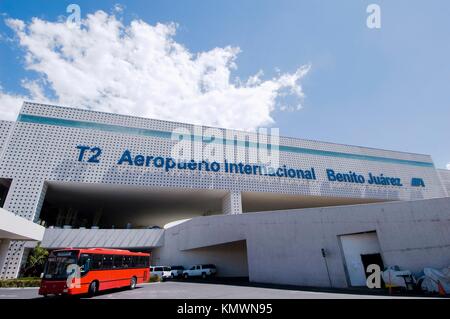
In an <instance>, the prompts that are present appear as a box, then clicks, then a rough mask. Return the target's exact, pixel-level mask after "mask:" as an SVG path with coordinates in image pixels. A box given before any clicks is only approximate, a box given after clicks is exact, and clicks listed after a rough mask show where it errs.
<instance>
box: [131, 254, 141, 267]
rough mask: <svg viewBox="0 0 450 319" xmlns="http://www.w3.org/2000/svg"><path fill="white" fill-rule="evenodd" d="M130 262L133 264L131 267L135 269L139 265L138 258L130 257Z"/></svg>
mask: <svg viewBox="0 0 450 319" xmlns="http://www.w3.org/2000/svg"><path fill="white" fill-rule="evenodd" d="M132 262H133V267H137V266H138V264H139V258H138V256H133V257H132Z"/></svg>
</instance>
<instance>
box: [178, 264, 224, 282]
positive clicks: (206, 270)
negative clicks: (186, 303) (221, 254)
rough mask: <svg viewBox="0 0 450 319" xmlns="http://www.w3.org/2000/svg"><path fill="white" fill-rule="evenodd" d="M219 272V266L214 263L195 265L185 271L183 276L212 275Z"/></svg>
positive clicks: (204, 276) (203, 276) (186, 277)
mask: <svg viewBox="0 0 450 319" xmlns="http://www.w3.org/2000/svg"><path fill="white" fill-rule="evenodd" d="M216 273H217V268H216V266H215V265H212V264H203V265H194V266H192V267H190V268H189V269H186V270H184V271H183V278H184V279H188V278H189V277H202V278H206V277H211V276H214V275H215V274H216Z"/></svg>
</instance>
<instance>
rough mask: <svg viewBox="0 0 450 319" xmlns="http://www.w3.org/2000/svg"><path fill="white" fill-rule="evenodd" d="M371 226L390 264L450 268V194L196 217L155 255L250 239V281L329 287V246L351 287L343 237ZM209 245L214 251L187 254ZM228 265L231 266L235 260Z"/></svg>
mask: <svg viewBox="0 0 450 319" xmlns="http://www.w3.org/2000/svg"><path fill="white" fill-rule="evenodd" d="M371 231H376V232H377V237H378V241H379V245H380V250H381V254H382V257H383V261H384V265H385V266H391V265H398V266H400V267H402V268H405V269H409V270H411V271H413V272H415V271H420V270H422V269H423V268H424V267H435V268H442V267H448V266H449V265H450V198H441V199H429V200H420V201H411V202H390V203H376V204H367V205H353V206H339V207H327V208H311V209H301V210H289V211H274V212H261V213H248V214H241V215H227V216H225V215H222V216H209V217H199V218H193V219H191V220H189V221H187V222H185V223H182V224H180V225H178V226H174V227H172V228H170V229H168V230H166V231H165V234H164V236H165V239H164V246H163V247H161V248H160V249H158V255H159V256H160V258H161V259H160V260H161V262H162V263H165V260H167V261H171V260H174V259H176V261H177V263H181V264H186V263H196V261H195V260H202V262H203V260H208V257H209V256H210V253H211V251H214V247H211V246H214V245H218V244H224V243H227V242H231V241H236V240H245V241H246V243H247V256H248V272H249V278H250V280H251V281H254V282H266V283H277V284H292V285H302V286H323V287H328V286H329V285H330V283H329V279H328V275H327V269H326V266H325V263H324V259H323V257H322V254H321V248H325V249H326V251H327V252H328V254H327V262H328V266H329V269H330V275H331V280H332V285H333V287H347V286H348V285H349V283H348V281H347V276H346V273H345V267H344V260H345V259H344V256H343V255H342V250H341V246H340V240H339V236H341V235H348V234H356V233H362V232H371ZM207 246H210V248H211V251H209V252H207V251H205V252H204V253H201V254H199V255H196V256H194V255H190V254H189V253H188V252H189V250H191V249H195V248H201V247H207ZM224 262H228V264H227V267H229V269H233V267H234V266H233V265H232V263H233V261H232V260H225V259H224ZM221 263H222V261H221V260H218V262H217V265H218V266H220V265H221ZM236 269H238V264H236ZM274 270H276V271H274ZM229 275H233V274H231V273H230V274H229Z"/></svg>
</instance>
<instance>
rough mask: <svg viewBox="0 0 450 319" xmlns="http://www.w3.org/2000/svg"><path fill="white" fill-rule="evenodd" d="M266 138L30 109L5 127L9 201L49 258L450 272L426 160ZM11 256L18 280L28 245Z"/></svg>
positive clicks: (239, 269)
mask: <svg viewBox="0 0 450 319" xmlns="http://www.w3.org/2000/svg"><path fill="white" fill-rule="evenodd" d="M266 133H267V134H262V133H252V132H241V131H233V130H226V129H220V128H211V127H200V126H195V125H190V124H185V123H175V122H167V121H161V120H154V119H146V118H139V117H131V116H125V115H117V114H109V113H102V112H96V111H90V110H83V109H75V108H67V107H60V106H54V105H43V104H35V103H28V102H25V103H24V105H23V107H22V109H21V112H20V114H19V116H18V118H17V120H16V121H15V122H9V121H0V150H1V153H0V163H1V164H0V185H1V195H2V197H1V205H2V207H3V209H4V210H6V211H9V212H11V213H14V214H16V215H18V216H20V217H23V218H26V219H28V220H30V221H33V222H35V223H37V224H40V225H42V226H44V227H45V228H46V229H45V233H44V238H43V240H42V244H41V245H42V246H43V247H45V248H48V249H56V248H64V247H83V248H85V247H108V248H124V249H131V250H141V251H149V252H151V253H152V263H153V264H164V265H175V264H181V265H190V264H195V263H215V264H216V265H217V267H218V275H223V276H232V277H248V278H249V279H250V280H251V281H255V282H270V283H284V284H298V285H311V286H335V287H347V286H358V285H361V284H362V283H363V279H364V276H365V272H364V267H365V264H366V263H368V262H370V261H371V260H372V261H373V260H379V261H380V262H382V263H383V264H384V265H393V264H396V265H399V266H401V267H406V268H409V269H412V270H417V269H420V268H421V267H422V268H423V267H426V266H427V267H430V266H431V267H444V266H448V265H450V231H449V230H450V198H449V197H448V196H449V192H450V171H447V170H439V169H436V168H435V166H434V163H433V161H432V158H431V157H430V156H429V155H423V154H414V153H404V152H396V151H388V150H382V149H373V148H366V147H359V146H350V145H342V144H333V143H325V142H318V141H310V140H302V139H296V138H288V137H279V136H277V135H276V134H270V132H269V131H268V132H266ZM2 247H3V248H2V249H3V252H2V254H3V256H4V257H3V260H4V261H3V264H2V265H0V277H1V278H14V277H17V276H18V275H19V272H20V269H21V265H23V263H24V262H25V261H26V258H27V254H28V252H29V251H30V249H31V248H30V247H31V245H29V243H27V242H25V241H20V240H11V241H8V245H3V246H2ZM274 269H277V271H276V272H275V271H273V270H274ZM278 269H279V271H278Z"/></svg>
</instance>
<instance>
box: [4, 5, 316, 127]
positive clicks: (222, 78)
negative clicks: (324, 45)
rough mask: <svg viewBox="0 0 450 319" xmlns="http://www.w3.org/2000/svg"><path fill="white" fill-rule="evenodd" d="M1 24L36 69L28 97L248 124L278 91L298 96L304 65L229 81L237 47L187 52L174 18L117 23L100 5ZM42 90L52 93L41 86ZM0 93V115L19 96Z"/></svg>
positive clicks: (268, 115)
mask: <svg viewBox="0 0 450 319" xmlns="http://www.w3.org/2000/svg"><path fill="white" fill-rule="evenodd" d="M7 24H8V25H9V26H10V27H11V28H12V29H13V30H14V31H15V34H16V35H17V38H18V42H19V44H20V46H21V47H22V48H23V49H24V50H25V52H26V53H25V65H26V68H27V69H28V70H31V71H35V72H37V73H38V74H39V76H40V78H39V80H38V81H29V80H24V81H23V84H22V85H23V86H24V87H25V88H26V89H27V90H28V92H29V96H28V97H27V98H28V99H30V98H31V99H34V100H39V101H51V102H54V103H59V104H63V105H69V106H76V107H82V108H88V109H94V110H100V111H106V112H113V113H120V114H130V115H138V116H144V117H150V118H158V119H165V120H174V121H182V122H190V123H196V124H202V125H213V126H221V127H229V128H237V129H244V130H251V129H254V128H256V127H258V126H264V125H268V124H270V123H273V119H272V112H273V111H274V110H275V108H276V107H277V100H278V98H279V97H280V96H283V97H284V96H286V95H289V96H290V97H294V100H295V104H294V105H295V106H294V108H295V107H297V105H301V104H300V102H301V100H302V99H303V98H304V94H303V90H302V87H301V85H300V80H301V79H302V78H303V77H304V76H305V75H306V74H307V72H308V71H309V66H302V67H300V68H299V69H298V70H296V71H295V72H293V73H285V74H279V75H277V76H276V77H274V78H272V79H268V80H263V79H262V76H263V73H262V71H260V72H258V73H257V74H255V75H254V76H251V77H249V78H248V79H246V80H242V81H241V80H240V79H238V80H236V81H232V80H231V76H230V75H231V72H232V71H233V69H235V68H237V65H236V58H237V55H238V54H239V51H240V50H239V48H236V47H230V46H227V47H223V48H214V49H211V50H210V51H205V52H199V53H192V52H190V51H189V50H188V49H187V48H185V47H184V46H183V45H181V44H179V43H177V42H176V41H175V40H174V35H175V31H176V26H175V25H174V24H160V23H158V24H156V25H149V24H147V23H146V22H144V21H141V20H133V21H132V22H131V23H130V24H129V25H123V23H122V22H121V21H120V20H118V19H117V18H116V17H115V16H114V15H108V14H107V13H105V12H103V11H97V12H96V13H94V14H89V15H87V18H86V19H85V20H82V22H81V27H80V28H76V27H73V26H72V27H70V26H68V25H66V23H64V22H63V21H59V22H48V21H44V20H41V19H38V18H34V19H32V21H31V22H30V23H25V22H23V21H21V20H16V19H8V20H7ZM49 91H50V92H52V93H53V94H52V96H54V97H53V98H51V97H50V96H49V95H48V93H47V94H44V93H43V92H49ZM0 94H1V95H0V98H1V100H0V103H1V104H0V117H1V118H11V117H14V116H15V115H14V114H15V113H17V109H18V108H19V107H20V104H18V106H16V104H15V103H16V102H17V101H18V100H21V99H22V98H24V97H19V96H14V95H10V94H7V93H6V92H3V90H0ZM13 115H14V116H13Z"/></svg>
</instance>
